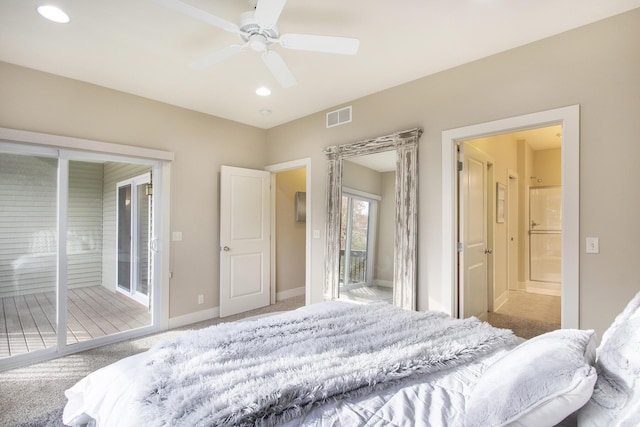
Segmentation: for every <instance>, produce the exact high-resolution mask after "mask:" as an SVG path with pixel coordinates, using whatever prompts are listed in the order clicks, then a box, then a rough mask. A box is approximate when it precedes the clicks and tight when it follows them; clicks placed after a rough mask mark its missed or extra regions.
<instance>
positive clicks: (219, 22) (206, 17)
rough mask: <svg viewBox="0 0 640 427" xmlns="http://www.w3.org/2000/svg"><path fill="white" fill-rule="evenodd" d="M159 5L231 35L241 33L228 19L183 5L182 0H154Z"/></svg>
mask: <svg viewBox="0 0 640 427" xmlns="http://www.w3.org/2000/svg"><path fill="white" fill-rule="evenodd" d="M153 1H155V2H156V3H158V4H161V5H162V6H164V7H166V8H167V9H172V10H175V11H177V12H180V13H182V14H183V15H187V16H190V17H192V18H194V19H197V20H198V21H202V22H204V23H206V24H210V25H213V26H214V27H218V28H221V29H223V30H225V31H229V32H231V33H239V32H240V27H238V26H237V25H236V24H234V23H233V22H229V21H227V20H226V19H222V18H219V17H217V16H215V15H212V14H210V13H208V12H205V11H204V10H202V9H198V8H197V7H193V6H191V5H190V4H187V3H183V2H181V1H180V0H153Z"/></svg>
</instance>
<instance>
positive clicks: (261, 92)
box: [256, 86, 271, 96]
mask: <svg viewBox="0 0 640 427" xmlns="http://www.w3.org/2000/svg"><path fill="white" fill-rule="evenodd" d="M256 95H260V96H269V95H271V90H269V88H268V87H265V86H262V87H259V88H258V89H256Z"/></svg>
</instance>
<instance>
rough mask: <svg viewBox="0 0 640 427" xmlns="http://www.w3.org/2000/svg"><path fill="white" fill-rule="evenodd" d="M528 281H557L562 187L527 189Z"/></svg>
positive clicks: (560, 249)
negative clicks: (528, 213) (528, 220)
mask: <svg viewBox="0 0 640 427" xmlns="http://www.w3.org/2000/svg"><path fill="white" fill-rule="evenodd" d="M529 211H530V216H529V218H530V224H529V225H530V228H529V280H531V281H534V282H548V283H560V282H561V272H562V228H561V227H562V226H561V224H562V187H561V186H549V187H533V188H530V189H529Z"/></svg>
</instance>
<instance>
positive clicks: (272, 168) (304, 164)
mask: <svg viewBox="0 0 640 427" xmlns="http://www.w3.org/2000/svg"><path fill="white" fill-rule="evenodd" d="M302 168H304V169H305V170H306V189H305V191H306V193H307V195H306V198H305V199H306V207H305V211H306V218H305V269H304V271H305V278H304V301H305V305H309V304H311V224H312V221H311V216H312V212H313V211H312V209H311V201H312V199H313V198H312V197H311V157H305V158H303V159H298V160H291V161H289V162H284V163H276V164H272V165H268V166H265V168H264V170H266V171H269V172H271V284H270V286H271V304H275V303H276V255H277V254H276V239H277V234H276V211H275V210H276V202H275V198H276V174H277V173H278V172H286V171H289V170H293V169H302Z"/></svg>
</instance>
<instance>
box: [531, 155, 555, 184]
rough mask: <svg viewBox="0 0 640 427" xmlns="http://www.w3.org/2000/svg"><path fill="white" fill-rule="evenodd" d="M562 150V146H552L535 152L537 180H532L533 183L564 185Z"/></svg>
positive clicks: (534, 174) (534, 161) (534, 162)
mask: <svg viewBox="0 0 640 427" xmlns="http://www.w3.org/2000/svg"><path fill="white" fill-rule="evenodd" d="M561 151H562V150H561V149H560V148H551V149H548V150H539V151H534V152H533V176H535V177H536V182H535V183H534V182H531V185H562V178H561V176H560V175H561V174H562V164H561V162H562V156H561V153H560V152H561ZM538 180H539V181H538Z"/></svg>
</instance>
